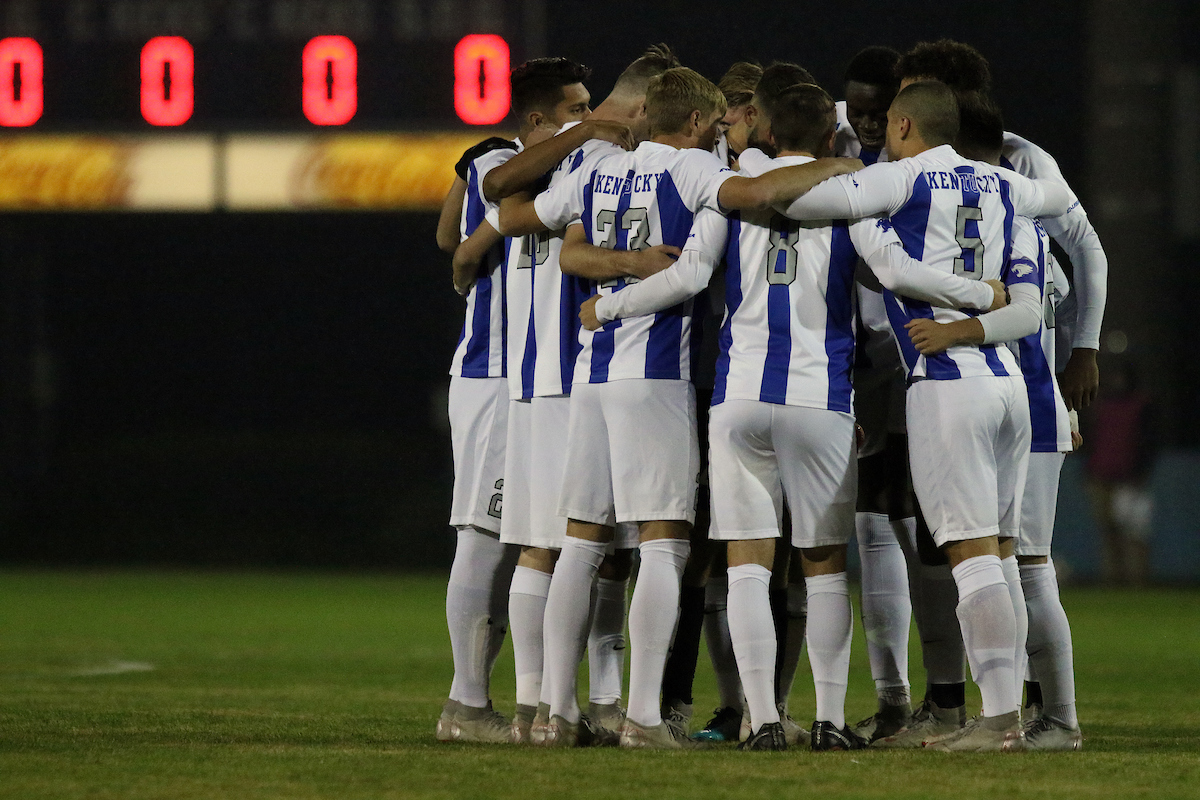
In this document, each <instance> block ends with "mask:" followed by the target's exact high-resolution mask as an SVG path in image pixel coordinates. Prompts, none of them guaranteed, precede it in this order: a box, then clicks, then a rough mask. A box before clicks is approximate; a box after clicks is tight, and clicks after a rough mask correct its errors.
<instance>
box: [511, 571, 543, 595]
mask: <svg viewBox="0 0 1200 800" xmlns="http://www.w3.org/2000/svg"><path fill="white" fill-rule="evenodd" d="M551 577H552V576H551V575H550V574H548V573H545V572H542V571H541V570H538V569H533V568H532V567H522V566H518V567H517V568H516V569H515V570H513V577H512V585H511V586H509V589H508V593H509V594H510V595H511V594H527V595H530V596H531V597H546V596H548V595H549V594H550V579H551Z"/></svg>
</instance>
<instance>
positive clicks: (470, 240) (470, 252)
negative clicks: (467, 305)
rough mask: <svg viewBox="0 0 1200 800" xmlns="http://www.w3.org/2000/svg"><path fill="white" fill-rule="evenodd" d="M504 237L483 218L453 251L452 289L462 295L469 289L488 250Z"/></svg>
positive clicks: (481, 266)
mask: <svg viewBox="0 0 1200 800" xmlns="http://www.w3.org/2000/svg"><path fill="white" fill-rule="evenodd" d="M503 238H504V237H503V236H501V235H500V233H499V232H498V231H497V230H496V229H495V228H493V227H492V226H491V224H490V223H489V222H488V221H487V220H484V221H483V222H480V223H479V227H477V228H476V229H475V232H474V233H472V234H471V235H470V236H468V237H467V238H466V240H465V241H464V242H463V243H462V244H460V245H459V246H458V249H457V250H455V251H454V291H456V292H458V293H459V294H460V295H463V296H464V297H465V296H466V294H467V293H468V292H470V291H471V287H472V286H474V285H475V281H476V280H477V279H478V278H479V272H480V270H481V269H482V268H483V265H484V263H485V256H486V255H487V253H488V251H489V250H491V249H492V248H493V247H495V246H496V245H497V244H499V243H500V241H501V240H502V239H503Z"/></svg>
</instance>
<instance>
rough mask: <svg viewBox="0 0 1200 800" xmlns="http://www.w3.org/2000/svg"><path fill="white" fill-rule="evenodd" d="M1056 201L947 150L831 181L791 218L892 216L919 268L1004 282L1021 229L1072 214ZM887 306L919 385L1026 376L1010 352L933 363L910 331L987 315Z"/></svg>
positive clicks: (956, 352) (982, 351)
mask: <svg viewBox="0 0 1200 800" xmlns="http://www.w3.org/2000/svg"><path fill="white" fill-rule="evenodd" d="M826 187H828V188H826ZM1050 191H1051V190H1050V189H1049V188H1048V187H1047V188H1046V189H1044V188H1043V186H1042V185H1040V184H1037V183H1035V182H1033V181H1030V180H1028V179H1026V178H1023V177H1021V176H1020V175H1018V174H1016V173H1014V172H1012V171H1010V170H1005V169H1000V168H996V167H992V166H990V165H988V164H984V163H982V162H978V161H970V160H968V159H965V158H963V157H962V156H960V155H959V154H958V153H956V152H954V149H953V148H952V147H950V146H949V145H942V146H940V147H935V148H932V149H930V150H926V151H924V152H922V153H920V154H918V155H916V156H912V157H910V158H905V159H902V160H899V161H894V162H887V163H878V164H875V165H873V166H870V167H867V168H866V169H864V170H861V171H859V172H856V173H852V174H850V175H842V176H839V177H837V178H834V179H832V180H830V181H826V183H825V184H822V185H821V186H819V187H817V189H814V190H813V191H812V192H810V193H809V194H808V195H806V196H804V197H801V198H800V199H799V200H797V201H796V202H795V203H793V204H792V205H791V206H789V207H788V210H787V213H788V215H789V216H794V217H796V218H802V219H803V218H808V219H813V218H821V217H826V218H827V217H829V216H830V213H829V212H830V211H833V212H835V213H837V212H841V213H842V214H845V215H847V216H849V217H851V218H859V217H865V216H874V215H876V214H881V213H883V214H888V215H889V217H890V223H891V225H892V226H893V228H894V229H895V231H896V233H897V235H899V237H900V241H901V242H902V243H903V244H904V249H905V251H906V252H907V253H908V254H909V256H911V257H912V258H914V259H917V260H919V261H923V262H924V263H925V264H927V265H928V266H930V267H934V268H937V269H941V270H944V271H947V272H952V273H953V274H955V275H960V276H962V277H966V278H972V279H975V280H985V279H999V278H1000V277H1001V273H1002V270H1003V268H1004V266H1005V265H1006V263H1007V261H1008V258H1009V254H1010V249H1011V244H1012V226H1013V219H1014V218H1015V217H1016V216H1017V215H1018V214H1024V215H1026V216H1038V215H1041V214H1043V213H1044V212H1045V211H1046V210H1047V209H1049V210H1052V211H1055V210H1056V209H1059V206H1065V200H1064V196H1065V193H1062V192H1059V193H1058V196H1057V197H1054V198H1053V200H1052V201H1049V202H1048V200H1047V194H1049V193H1050ZM846 212H848V214H847V213H846ZM1056 213H1058V212H1057V211H1056ZM884 297H885V301H886V303H887V309H888V318H889V319H890V320H891V322H892V327H893V329H894V330H895V332H896V338H897V341H898V343H899V345H900V351H901V356H902V357H903V359H904V362H905V364H906V365H907V367H908V374H909V377H910V379H924V378H929V379H934V380H952V379H956V378H965V377H972V376H985V375H1000V376H1008V375H1013V376H1015V375H1018V374H1020V371H1019V367H1018V365H1017V363H1016V360H1015V358H1014V357H1013V355H1012V353H1011V352H1009V350H1008V349H1007V348H1005V347H997V346H996V345H994V344H989V345H981V346H978V347H976V346H972V345H961V346H956V347H952V348H950V349H949V350H947V351H946V352H944V353H939V354H937V355H933V356H928V357H926V356H923V355H921V354H920V353H919V352H918V351H917V349H916V348H915V347H914V346H913V345H912V342H911V340H910V339H909V336H908V331H907V330H905V328H904V326H905V324H906V323H908V322H909V321H910V320H912V319H916V318H928V319H933V320H936V321H937V322H953V321H956V320H960V319H965V318H967V316H975V315H977V313H978V312H976V311H973V310H965V309H964V310H957V309H946V308H935V307H934V306H932V305H931V304H929V303H928V302H925V301H920V300H914V299H912V298H906V297H902V296H898V295H895V294H893V293H892V292H885V295H884Z"/></svg>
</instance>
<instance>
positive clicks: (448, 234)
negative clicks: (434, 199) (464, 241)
mask: <svg viewBox="0 0 1200 800" xmlns="http://www.w3.org/2000/svg"><path fill="white" fill-rule="evenodd" d="M466 197H467V182H466V180H464V179H463V178H460V177H458V176H457V175H455V176H454V183H452V184H450V191H448V192H446V199H445V200H443V201H442V212H441V214H439V215H438V224H437V245H438V249H439V250H441V251H442V252H443V253H451V254H453V253H454V251H455V249H456V248H457V247H458V244H459V241H460V240H461V237H460V232H459V223H460V221H461V220H462V210H463V203H464V202H465V201H466Z"/></svg>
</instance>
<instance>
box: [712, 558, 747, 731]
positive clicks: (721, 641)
mask: <svg viewBox="0 0 1200 800" xmlns="http://www.w3.org/2000/svg"><path fill="white" fill-rule="evenodd" d="M728 597H729V579H728V578H727V577H726V576H724V575H714V576H713V577H711V578H709V579H708V584H707V585H706V586H705V587H704V641H705V642H706V644H707V645H708V658H709V660H710V661H712V666H713V676H714V677H715V678H716V681H717V696H718V697H720V702H721V708H736V709H738V710H739V711H741V710H742V679H741V677H740V676H739V675H738V667H737V658H736V657H735V656H734V654H733V640H732V639H731V638H730V636H729V612H728V609H727V605H726V604H727V602H728V601H727V598H728Z"/></svg>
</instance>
